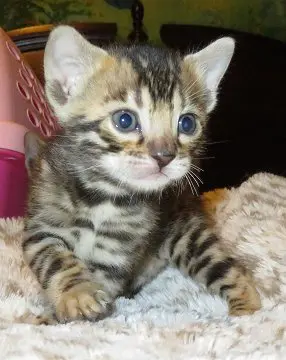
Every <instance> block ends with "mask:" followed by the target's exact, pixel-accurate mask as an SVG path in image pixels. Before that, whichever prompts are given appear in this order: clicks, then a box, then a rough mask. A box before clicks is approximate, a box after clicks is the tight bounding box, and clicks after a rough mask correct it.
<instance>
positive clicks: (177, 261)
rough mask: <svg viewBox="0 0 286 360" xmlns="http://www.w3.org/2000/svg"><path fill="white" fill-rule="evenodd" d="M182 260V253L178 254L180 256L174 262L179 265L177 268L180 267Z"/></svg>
mask: <svg viewBox="0 0 286 360" xmlns="http://www.w3.org/2000/svg"><path fill="white" fill-rule="evenodd" d="M181 260H182V257H181V255H178V256H177V257H176V258H175V260H174V263H175V265H176V266H177V268H179V267H180V264H181Z"/></svg>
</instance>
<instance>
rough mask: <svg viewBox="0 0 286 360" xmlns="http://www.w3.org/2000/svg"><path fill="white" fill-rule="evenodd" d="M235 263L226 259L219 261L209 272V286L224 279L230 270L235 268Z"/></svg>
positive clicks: (230, 259) (231, 259)
mask: <svg viewBox="0 0 286 360" xmlns="http://www.w3.org/2000/svg"><path fill="white" fill-rule="evenodd" d="M234 263H235V261H234V259H233V258H230V257H229V258H226V259H225V260H224V261H219V262H218V263H216V264H215V265H213V266H212V267H211V268H210V269H209V270H208V272H207V275H206V278H207V286H210V285H211V284H213V283H214V282H215V281H217V280H219V279H221V278H223V277H224V276H225V275H226V274H227V273H228V272H229V270H230V269H231V268H232V267H233V265H234Z"/></svg>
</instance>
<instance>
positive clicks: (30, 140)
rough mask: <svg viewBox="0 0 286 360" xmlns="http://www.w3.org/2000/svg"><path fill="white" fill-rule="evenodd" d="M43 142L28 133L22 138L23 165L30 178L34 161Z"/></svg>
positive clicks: (31, 133) (36, 136)
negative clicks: (23, 150)
mask: <svg viewBox="0 0 286 360" xmlns="http://www.w3.org/2000/svg"><path fill="white" fill-rule="evenodd" d="M44 144H45V142H44V141H43V140H42V139H41V138H40V137H39V136H38V135H37V134H35V133H33V132H31V131H29V132H27V133H26V134H25V136H24V149H25V165H26V169H27V172H28V175H29V176H31V172H32V169H33V167H34V165H35V160H36V158H37V157H38V155H39V152H40V149H41V147H42V146H44Z"/></svg>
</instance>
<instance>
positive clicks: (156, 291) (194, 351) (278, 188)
mask: <svg viewBox="0 0 286 360" xmlns="http://www.w3.org/2000/svg"><path fill="white" fill-rule="evenodd" d="M204 200H205V204H206V208H207V210H208V211H209V212H210V214H211V216H213V218H214V220H215V223H216V227H217V230H218V232H219V233H220V234H221V235H222V237H223V239H224V241H225V245H226V247H228V248H229V249H230V251H232V252H234V254H235V255H236V256H237V257H239V258H241V259H242V261H244V263H245V264H246V265H247V267H248V268H249V269H251V270H252V271H253V274H254V276H255V278H256V280H257V284H258V287H259V291H260V292H261V294H262V296H263V303H264V307H263V309H262V310H261V311H259V312H257V313H256V314H254V315H253V316H249V317H248V316H245V317H241V318H229V317H228V316H227V311H226V304H225V303H224V302H223V301H222V300H220V299H219V298H217V297H212V296H210V295H209V294H207V293H206V292H205V291H204V289H202V288H200V287H199V286H198V285H196V284H195V283H194V282H192V281H191V280H189V279H186V278H184V277H183V276H182V275H181V274H180V273H179V272H178V271H176V270H174V269H167V270H166V271H165V272H164V273H162V274H161V275H160V276H159V277H158V278H157V279H155V280H154V281H153V282H152V283H151V284H150V285H148V286H147V287H146V288H145V289H144V290H143V291H142V292H141V293H140V294H139V295H137V297H136V298H135V299H133V300H128V299H124V298H120V299H118V301H117V310H116V312H115V313H114V314H113V316H112V317H110V318H107V319H105V320H103V321H100V322H98V323H88V322H78V323H71V324H66V325H54V326H45V325H41V326H36V325H31V324H29V323H28V322H29V321H31V322H32V321H33V318H34V317H35V316H36V315H37V314H40V313H42V312H43V309H44V306H46V305H45V303H44V300H43V297H42V295H41V292H40V289H39V287H38V285H37V283H36V281H35V279H34V278H33V276H32V274H31V273H30V271H29V269H28V268H27V267H26V266H25V265H24V263H23V261H22V257H21V251H20V242H21V234H22V230H23V223H22V220H21V219H13V220H6V221H5V220H0V250H1V251H0V359H9V360H10V359H11V360H12V359H13V360H14V359H21V360H24V359H29V360H33V359H44V360H48V359H49V360H50V359H61V360H65V359H69V360H73V359H80V360H91V359H98V360H129V359H130V360H134V359H136V360H154V359H164V360H169V359H170V360H171V359H176V360H185V359H186V360H187V359H226V360H227V359H259V360H262V359H284V358H286V301H285V300H286V206H285V204H286V179H284V178H279V177H277V176H273V175H270V174H257V175H255V176H254V177H252V178H250V179H249V180H248V181H246V182H245V183H244V184H242V185H241V186H240V188H238V189H231V190H221V191H217V192H213V193H210V194H205V196H204ZM23 321H24V322H26V323H23Z"/></svg>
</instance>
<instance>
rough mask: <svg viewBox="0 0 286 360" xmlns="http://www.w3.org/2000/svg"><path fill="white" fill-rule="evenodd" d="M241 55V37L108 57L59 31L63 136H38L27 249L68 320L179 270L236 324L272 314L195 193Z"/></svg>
mask: <svg viewBox="0 0 286 360" xmlns="http://www.w3.org/2000/svg"><path fill="white" fill-rule="evenodd" d="M233 51H234V41H233V40H232V39H231V38H222V39H220V40H217V41H215V42H213V43H212V44H210V45H209V46H208V47H206V48H204V49H203V50H201V51H199V52H197V53H194V54H189V55H186V56H181V55H179V54H177V53H173V52H171V51H169V50H166V49H157V48H153V47H148V46H131V47H110V48H107V49H105V50H104V49H101V48H99V47H96V46H93V45H91V44H90V43H89V42H88V41H87V40H85V39H84V38H83V37H82V36H81V35H80V34H79V33H78V32H77V31H76V30H74V29H73V28H71V27H68V26H59V27H57V28H56V29H55V30H53V31H52V33H51V35H50V38H49V40H48V43H47V47H46V50H45V58H44V68H45V79H46V93H47V96H48V99H49V101H50V103H51V105H52V107H53V108H54V110H55V113H56V114H57V116H58V118H59V121H60V123H61V125H62V127H63V131H62V133H61V134H60V135H59V136H55V137H54V138H53V139H52V140H51V141H49V142H48V143H47V144H45V145H42V146H40V147H39V148H38V145H37V141H35V139H33V137H30V139H29V136H28V138H27V139H26V152H27V165H28V168H29V171H30V195H29V201H28V211H27V217H26V220H25V236H24V241H23V252H24V257H25V260H26V262H27V263H28V264H29V266H30V268H31V269H32V271H33V272H34V274H35V275H36V277H37V279H38V281H39V283H40V284H41V286H42V288H43V289H44V291H45V293H46V295H47V297H48V299H49V300H50V302H51V304H52V305H53V307H54V310H55V314H56V317H57V319H58V321H60V322H66V321H72V320H76V319H89V320H95V319H97V318H98V317H100V316H102V315H104V314H106V311H107V310H108V309H109V308H110V307H111V305H112V304H113V302H114V300H115V298H116V297H118V296H120V295H132V294H134V293H135V292H136V291H138V290H139V289H140V288H141V287H142V286H143V285H144V284H145V283H146V282H148V281H150V280H151V279H152V278H154V276H156V275H157V274H158V272H159V271H161V270H162V269H163V268H164V267H165V266H166V265H167V264H172V265H174V266H176V267H178V268H179V269H180V270H181V271H182V272H183V273H184V274H186V275H188V276H191V277H192V278H194V279H196V280H197V281H199V282H201V283H202V284H204V285H205V286H206V287H207V288H208V289H209V291H211V292H212V293H215V294H219V295H221V296H223V297H224V298H226V300H227V302H228V304H229V313H230V314H231V315H243V314H251V313H253V312H254V311H256V310H257V309H259V308H260V306H261V305H260V297H259V295H258V293H257V291H256V289H255V287H254V285H253V281H252V279H251V277H250V275H249V274H248V273H247V271H246V270H245V269H244V267H243V266H242V265H241V264H239V263H238V262H237V260H235V259H234V258H233V257H231V256H230V255H229V254H227V253H226V252H225V249H224V248H222V246H221V244H220V240H219V239H218V238H217V236H216V235H215V234H214V232H213V230H212V229H211V226H210V225H209V224H208V221H207V219H206V216H205V214H204V212H203V209H202V206H201V203H200V200H199V197H197V196H194V195H193V194H192V191H191V189H190V187H189V186H188V184H189V182H190V179H193V180H194V181H196V182H197V181H198V175H196V173H195V170H196V169H198V158H199V156H200V151H201V148H202V143H203V139H204V133H205V127H206V123H207V118H208V114H209V113H210V112H211V111H212V110H213V109H214V107H215V104H216V93H217V88H218V85H219V82H220V80H221V78H222V76H223V75H224V73H225V71H226V69H227V67H228V65H229V62H230V60H231V57H232V54H233ZM36 154H38V155H36Z"/></svg>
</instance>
